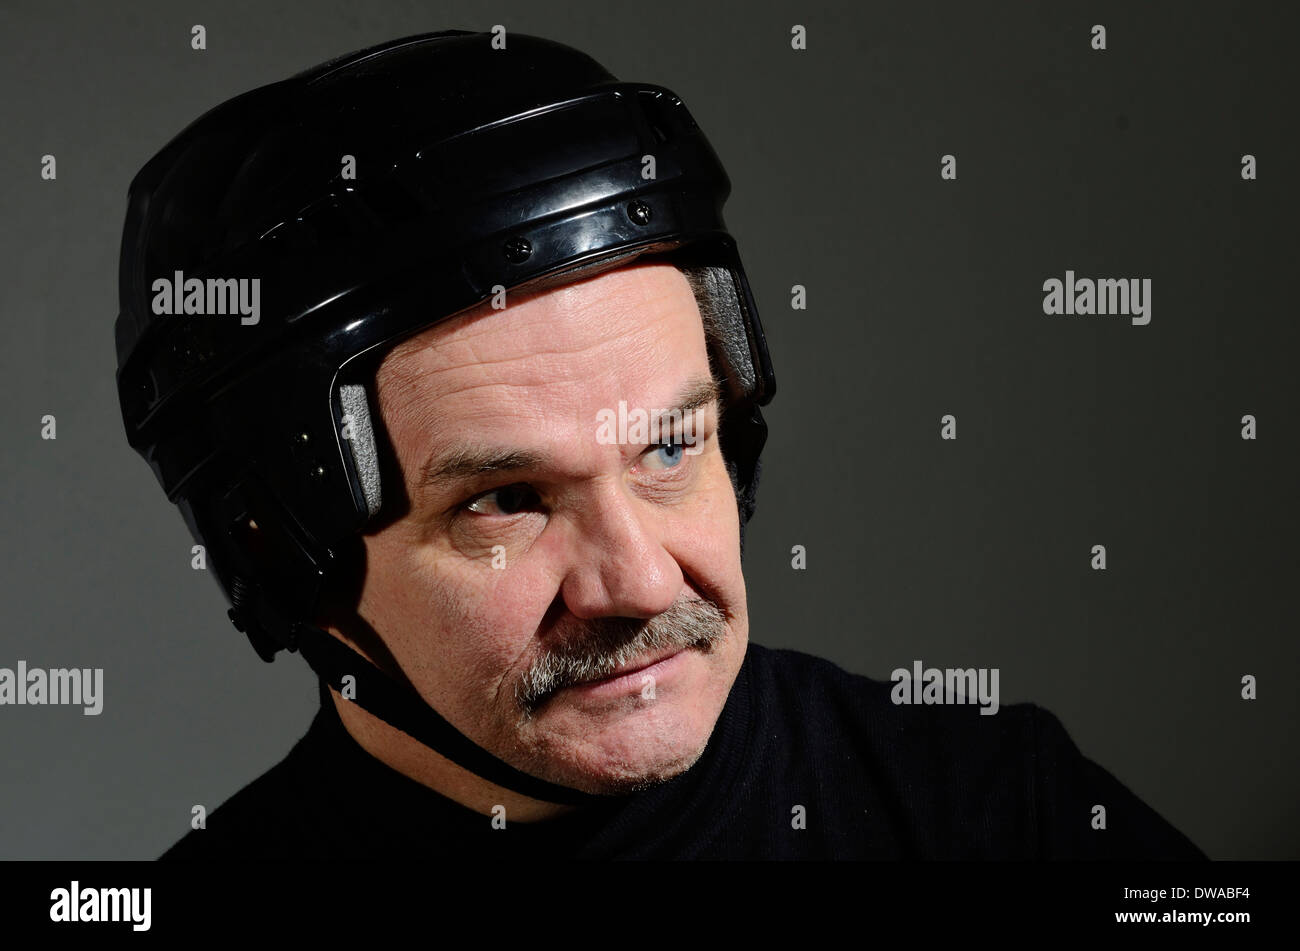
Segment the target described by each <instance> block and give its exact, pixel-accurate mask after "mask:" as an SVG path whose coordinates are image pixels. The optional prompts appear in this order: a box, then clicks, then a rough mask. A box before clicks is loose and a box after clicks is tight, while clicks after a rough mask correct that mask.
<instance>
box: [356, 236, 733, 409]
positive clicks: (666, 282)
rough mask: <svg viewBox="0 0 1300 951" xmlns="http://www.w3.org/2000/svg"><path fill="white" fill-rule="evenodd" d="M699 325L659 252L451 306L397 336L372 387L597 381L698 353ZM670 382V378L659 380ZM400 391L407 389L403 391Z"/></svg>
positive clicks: (701, 353)
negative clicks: (499, 303)
mask: <svg viewBox="0 0 1300 951" xmlns="http://www.w3.org/2000/svg"><path fill="white" fill-rule="evenodd" d="M707 359H708V357H707V352H706V349H705V340H704V331H703V325H702V322H701V319H700V314H699V309H698V307H697V305H696V302H695V297H694V294H693V292H692V291H691V288H690V285H689V283H688V282H687V280H686V277H685V275H683V274H682V273H681V271H679V270H678V269H677V268H675V267H672V266H671V265H667V264H664V263H661V262H656V263H634V264H632V265H629V266H625V267H620V268H618V269H616V270H613V271H608V272H606V273H604V274H601V275H599V276H597V277H595V278H591V279H587V280H582V281H578V282H575V283H572V284H568V285H564V286H561V287H553V288H549V289H547V290H544V291H541V292H538V293H534V294H530V295H528V296H526V297H523V298H522V299H515V300H510V299H507V301H506V306H505V307H504V308H502V309H494V308H492V307H491V306H490V304H484V305H481V306H480V307H478V308H475V309H474V310H472V311H468V312H466V313H465V314H461V315H458V316H457V317H454V318H452V319H451V320H449V321H446V322H444V323H442V324H439V325H437V326H435V327H432V328H430V329H428V330H426V331H424V332H423V333H421V334H419V335H417V336H416V337H413V338H411V339H410V340H407V341H405V342H403V343H402V344H400V345H399V346H398V347H396V348H394V350H393V351H392V352H391V353H390V354H388V356H387V357H386V358H385V359H384V361H383V363H382V364H381V365H380V367H379V373H378V379H377V382H378V387H379V389H380V391H381V393H382V392H383V391H384V390H386V389H389V390H391V389H400V390H407V391H409V390H412V389H420V390H423V391H426V392H427V395H429V396H436V395H438V393H439V391H442V390H444V388H450V389H452V390H455V389H460V388H462V387H464V386H477V385H485V384H490V383H493V382H497V383H501V384H505V385H516V386H533V385H536V386H540V385H545V384H548V383H551V384H564V383H573V384H579V385H580V384H583V383H585V382H592V383H598V382H600V381H601V379H602V377H609V376H614V377H620V378H628V379H629V382H631V381H632V380H634V379H635V378H636V377H637V376H641V375H644V374H649V375H652V376H658V375H660V373H659V372H658V368H659V367H660V366H662V365H665V364H670V363H682V362H683V361H688V362H690V363H693V364H700V365H702V364H703V363H705V362H707ZM668 385H671V381H668ZM408 395H409V394H408Z"/></svg>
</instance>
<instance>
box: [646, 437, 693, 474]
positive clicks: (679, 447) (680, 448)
mask: <svg viewBox="0 0 1300 951" xmlns="http://www.w3.org/2000/svg"><path fill="white" fill-rule="evenodd" d="M645 458H646V460H648V462H649V465H648V466H647V468H649V469H671V468H673V467H674V466H676V465H678V464H679V463H680V462H681V461H682V460H683V459H685V458H686V446H685V444H683V443H680V442H666V443H662V444H660V445H658V446H655V447H654V448H653V449H651V450H650V451H649V452H647V453H646V454H645Z"/></svg>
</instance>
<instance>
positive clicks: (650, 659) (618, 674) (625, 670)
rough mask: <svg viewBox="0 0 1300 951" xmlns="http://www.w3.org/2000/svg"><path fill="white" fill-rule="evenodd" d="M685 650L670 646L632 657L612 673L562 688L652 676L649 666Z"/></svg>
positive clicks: (669, 659) (652, 666) (667, 659)
mask: <svg viewBox="0 0 1300 951" xmlns="http://www.w3.org/2000/svg"><path fill="white" fill-rule="evenodd" d="M685 650H686V648H685V647H670V648H668V649H667V650H661V651H657V652H656V653H653V654H646V655H645V656H643V657H637V658H634V659H633V660H630V661H628V662H627V663H625V664H623V665H622V666H620V667H618V668H617V669H615V670H614V672H613V673H611V674H608V675H607V676H604V677H598V678H594V679H591V680H582V681H578V682H577V683H573V684H569V685H568V686H567V687H565V688H564V689H566V690H568V689H571V688H574V687H577V688H582V689H591V688H595V687H603V686H606V685H612V684H614V683H615V682H616V681H620V680H624V679H627V680H629V681H630V682H631V681H634V680H635V678H636V677H637V675H642V676H653V673H654V671H653V670H651V668H658V667H659V665H661V664H666V663H667V662H668V661H671V660H672V659H673V658H674V657H676V656H677V655H678V654H680V653H682V652H683V651H685ZM636 685H637V686H640V684H639V683H637V684H636Z"/></svg>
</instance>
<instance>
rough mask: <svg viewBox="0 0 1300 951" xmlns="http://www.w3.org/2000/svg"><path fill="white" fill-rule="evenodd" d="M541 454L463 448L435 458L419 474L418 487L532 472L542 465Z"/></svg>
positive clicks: (485, 448) (490, 448) (485, 447)
mask: <svg viewBox="0 0 1300 951" xmlns="http://www.w3.org/2000/svg"><path fill="white" fill-rule="evenodd" d="M545 459H546V457H545V456H543V455H542V454H541V453H538V452H533V451H531V450H528V449H495V448H493V447H491V446H462V447H460V448H459V449H456V450H455V451H453V452H451V453H448V454H446V455H442V456H434V457H433V458H431V459H430V460H429V461H428V462H426V463H425V464H424V466H423V468H421V470H420V481H419V484H420V485H421V486H426V487H427V486H432V485H435V484H437V483H439V482H455V481H458V480H463V479H470V478H474V477H475V476H484V475H492V474H493V473H501V472H517V471H519V470H522V469H535V468H537V467H538V466H540V465H542V463H543V462H545Z"/></svg>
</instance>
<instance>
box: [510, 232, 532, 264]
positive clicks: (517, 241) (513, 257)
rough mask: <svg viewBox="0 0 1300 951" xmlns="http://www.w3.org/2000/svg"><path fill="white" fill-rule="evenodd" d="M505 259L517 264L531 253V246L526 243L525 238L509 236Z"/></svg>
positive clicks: (526, 258) (525, 259)
mask: <svg viewBox="0 0 1300 951" xmlns="http://www.w3.org/2000/svg"><path fill="white" fill-rule="evenodd" d="M505 251H506V260H507V261H509V262H510V263H511V264H519V263H521V262H523V261H527V260H528V256H529V255H530V254H532V253H533V246H532V245H531V244H529V243H528V239H527V238H511V239H510V240H509V241H507V242H506V248H505Z"/></svg>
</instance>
